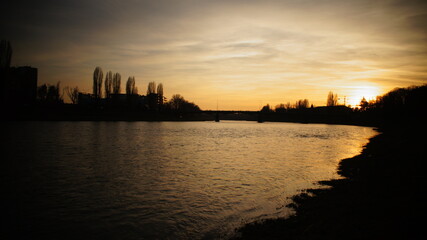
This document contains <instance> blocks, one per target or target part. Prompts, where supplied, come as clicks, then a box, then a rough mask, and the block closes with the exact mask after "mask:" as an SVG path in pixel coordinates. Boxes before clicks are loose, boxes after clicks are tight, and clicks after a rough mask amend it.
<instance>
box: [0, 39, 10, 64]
mask: <svg viewBox="0 0 427 240" xmlns="http://www.w3.org/2000/svg"><path fill="white" fill-rule="evenodd" d="M11 59H12V46H11V45H10V42H9V41H6V40H1V42H0V69H6V68H9V67H10V62H11Z"/></svg>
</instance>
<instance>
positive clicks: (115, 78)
mask: <svg viewBox="0 0 427 240" xmlns="http://www.w3.org/2000/svg"><path fill="white" fill-rule="evenodd" d="M121 81H122V76H121V75H120V73H115V74H114V76H113V93H114V94H119V93H120V90H121V89H120V85H121Z"/></svg>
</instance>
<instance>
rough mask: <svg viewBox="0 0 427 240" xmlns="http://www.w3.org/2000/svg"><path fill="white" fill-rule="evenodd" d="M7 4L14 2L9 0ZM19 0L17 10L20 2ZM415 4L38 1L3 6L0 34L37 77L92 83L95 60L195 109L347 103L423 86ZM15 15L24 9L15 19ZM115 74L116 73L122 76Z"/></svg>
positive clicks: (425, 13) (419, 12)
mask: <svg viewBox="0 0 427 240" xmlns="http://www.w3.org/2000/svg"><path fill="white" fill-rule="evenodd" d="M18 2H19V1H18ZM23 6H24V7H23ZM426 6H427V5H426V3H424V2H422V1H397V0H396V1H393V0H390V1H368V0H361V1H342V0H340V1H338V0H327V1H326V0H325V1H324V0H321V1H314V0H313V1H309V0H308V1H295V0H283V1H278V0H266V1H243V0H237V1H221V0H220V1H207V0H200V1H190V0H184V1H162V0H160V1H113V0H106V1H58V2H57V1H53V2H51V1H41V2H37V4H36V3H31V2H28V3H27V4H26V5H25V4H22V3H21V2H20V3H7V7H6V8H7V9H9V11H8V12H9V14H6V15H5V16H2V17H1V18H2V19H1V20H2V21H1V22H2V23H1V25H0V27H1V32H2V33H4V35H3V36H2V38H4V39H7V40H9V41H11V43H12V47H13V57H12V64H13V65H21V66H22V65H31V66H33V67H37V68H38V69H39V84H42V83H49V84H54V83H56V82H57V81H61V85H62V86H78V87H79V88H80V90H81V91H83V92H91V90H92V74H93V71H94V69H95V67H96V66H100V67H102V69H103V70H104V73H105V72H107V71H110V70H111V71H113V72H119V73H121V75H122V91H124V83H123V82H124V81H125V80H126V79H127V78H128V77H129V76H135V80H136V85H137V87H138V89H139V90H140V93H145V91H146V88H147V85H148V82H150V81H155V82H157V83H163V85H164V91H165V95H166V97H167V98H170V97H171V96H172V94H175V93H179V94H181V95H183V96H184V97H185V98H186V99H187V100H189V101H192V102H195V103H196V104H198V105H199V106H200V107H201V108H202V109H206V110H207V109H216V106H217V102H218V104H219V108H220V109H223V110H259V109H260V108H261V107H262V106H263V105H265V104H267V103H268V104H270V105H271V106H275V105H277V104H279V103H287V102H291V103H294V102H295V101H297V100H298V99H308V100H309V101H310V104H314V105H315V106H323V105H325V104H326V97H327V94H328V92H329V91H333V92H334V93H337V94H338V97H339V102H340V103H342V104H344V101H345V103H346V104H347V105H348V104H349V105H352V106H355V105H357V104H358V103H359V102H360V100H361V98H362V97H365V98H366V99H367V100H369V99H374V98H375V96H377V95H381V94H384V93H385V92H387V91H390V90H392V89H393V88H395V87H407V86H411V85H421V84H425V83H427V77H426V72H427V71H426V70H427V69H426V66H427V60H426V59H427V58H426V57H427V45H426V44H425V43H426V42H427V41H426V40H427V31H426V29H427V26H426V25H427V10H426V9H427V7H426ZM22 16H25V18H24V17H22ZM123 79H124V80H123Z"/></svg>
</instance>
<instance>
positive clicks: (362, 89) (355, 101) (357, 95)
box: [347, 86, 381, 107]
mask: <svg viewBox="0 0 427 240" xmlns="http://www.w3.org/2000/svg"><path fill="white" fill-rule="evenodd" d="M379 95H381V91H380V89H379V88H378V87H376V86H358V87H354V88H353V89H352V90H351V92H350V94H349V96H348V99H347V105H351V106H353V107H355V106H357V105H359V103H360V100H362V98H365V99H366V100H367V101H369V100H373V99H375V98H376V97H377V96H379Z"/></svg>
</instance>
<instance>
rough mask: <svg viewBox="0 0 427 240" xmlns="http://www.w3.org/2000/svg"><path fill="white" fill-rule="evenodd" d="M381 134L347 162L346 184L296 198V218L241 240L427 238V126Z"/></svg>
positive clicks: (252, 228)
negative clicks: (426, 226) (426, 143)
mask: <svg viewBox="0 0 427 240" xmlns="http://www.w3.org/2000/svg"><path fill="white" fill-rule="evenodd" d="M380 131H381V133H380V134H379V135H377V136H375V137H373V138H372V139H370V142H369V143H368V144H367V145H366V146H365V148H364V150H363V152H362V153H361V154H360V155H358V156H355V157H353V158H349V159H344V160H342V161H341V163H340V164H339V167H338V172H339V173H340V174H341V175H343V176H344V177H345V178H344V179H340V180H329V181H323V182H320V183H319V184H322V185H326V186H330V188H328V189H309V190H305V191H304V192H303V193H301V194H300V195H297V196H294V197H293V202H294V203H293V204H291V205H290V206H289V207H292V208H294V209H295V211H296V214H295V215H294V216H291V217H289V218H287V219H271V220H266V221H264V222H256V223H251V224H247V225H246V226H244V227H242V228H241V229H239V230H238V232H237V237H236V239H424V237H425V236H426V234H425V231H424V225H425V223H426V220H425V212H426V207H425V202H427V190H426V189H427V186H426V184H425V182H427V181H426V180H427V176H426V165H427V164H426V162H427V161H426V156H427V154H426V153H427V149H426V148H425V136H426V133H427V131H426V127H420V126H417V127H415V126H411V127H408V126H406V127H396V126H394V128H382V129H381V130H380Z"/></svg>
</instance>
